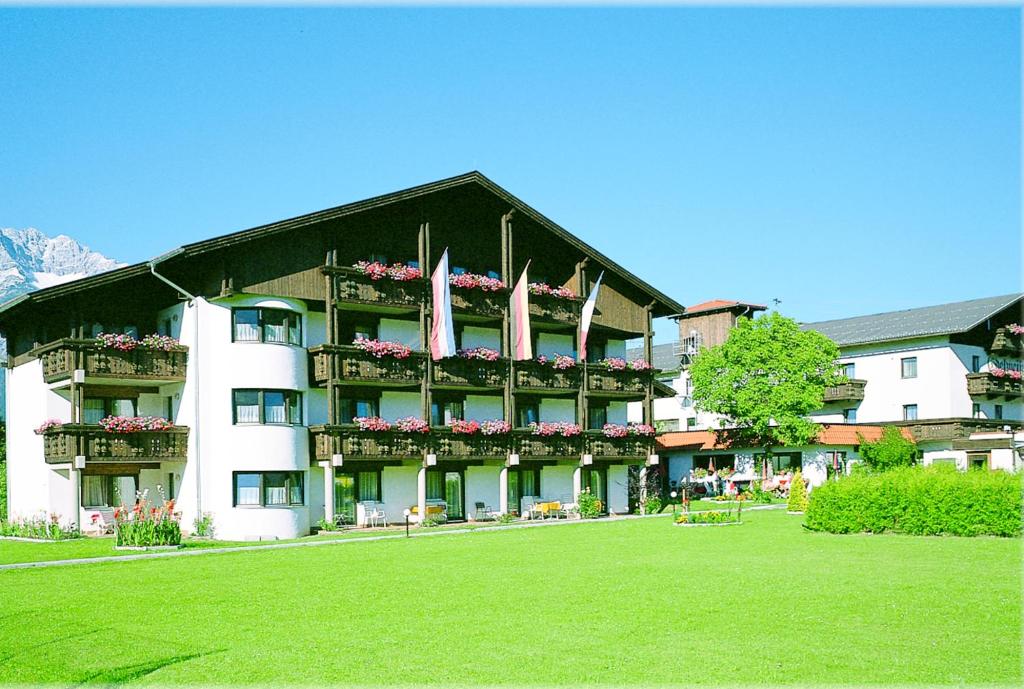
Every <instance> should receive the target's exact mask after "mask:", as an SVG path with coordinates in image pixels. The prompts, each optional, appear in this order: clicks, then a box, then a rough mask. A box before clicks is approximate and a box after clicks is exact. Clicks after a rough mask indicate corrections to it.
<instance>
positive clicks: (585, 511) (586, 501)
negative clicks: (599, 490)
mask: <svg viewBox="0 0 1024 689" xmlns="http://www.w3.org/2000/svg"><path fill="white" fill-rule="evenodd" d="M578 503H579V508H580V517H582V518H583V519H596V518H597V517H598V516H600V514H601V501H600V500H598V499H597V496H596V495H594V494H593V493H591V492H590V489H589V488H584V489H583V492H581V493H580V497H579V501H578Z"/></svg>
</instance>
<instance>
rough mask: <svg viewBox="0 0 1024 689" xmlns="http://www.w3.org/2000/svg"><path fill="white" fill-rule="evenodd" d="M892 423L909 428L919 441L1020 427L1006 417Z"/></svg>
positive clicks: (996, 431)
mask: <svg viewBox="0 0 1024 689" xmlns="http://www.w3.org/2000/svg"><path fill="white" fill-rule="evenodd" d="M894 425H898V426H903V427H905V428H907V429H909V430H910V433H911V435H913V436H914V440H915V441H916V442H919V443H920V442H925V441H931V440H943V441H946V440H962V439H965V438H969V437H970V436H971V435H972V434H974V433H1000V432H1002V430H1003V428H1004V427H1006V426H1010V427H1011V428H1013V429H1016V430H1019V429H1020V428H1021V427H1022V423H1021V422H1020V421H1013V420H1008V419H965V418H947V419H924V420H919V421H906V422H901V423H898V424H894Z"/></svg>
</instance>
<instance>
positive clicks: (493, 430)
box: [480, 419, 512, 435]
mask: <svg viewBox="0 0 1024 689" xmlns="http://www.w3.org/2000/svg"><path fill="white" fill-rule="evenodd" d="M480 430H481V431H482V432H483V434H484V435H504V434H505V433H508V432H509V431H511V430H512V424H510V423H509V422H508V421H502V420H501V419H493V420H491V421H484V422H483V423H482V424H480Z"/></svg>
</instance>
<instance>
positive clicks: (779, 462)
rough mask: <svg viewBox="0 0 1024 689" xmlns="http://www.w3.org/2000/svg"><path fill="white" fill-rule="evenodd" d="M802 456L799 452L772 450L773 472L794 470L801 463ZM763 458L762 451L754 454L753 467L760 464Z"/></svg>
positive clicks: (799, 466)
mask: <svg viewBox="0 0 1024 689" xmlns="http://www.w3.org/2000/svg"><path fill="white" fill-rule="evenodd" d="M802 457H803V456H802V455H801V453H799V452H774V453H772V459H771V467H772V471H774V472H775V473H779V472H782V471H796V470H798V469H800V468H801V466H802V465H803V459H802ZM764 459H765V456H764V453H763V452H759V453H756V454H755V455H754V467H755V469H756V468H758V467H760V466H761V464H762V463H763V462H764Z"/></svg>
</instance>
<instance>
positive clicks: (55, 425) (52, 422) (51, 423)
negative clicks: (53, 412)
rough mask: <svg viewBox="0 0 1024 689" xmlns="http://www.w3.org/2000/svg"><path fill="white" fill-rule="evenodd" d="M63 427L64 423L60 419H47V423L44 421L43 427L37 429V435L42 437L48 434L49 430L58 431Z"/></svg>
mask: <svg viewBox="0 0 1024 689" xmlns="http://www.w3.org/2000/svg"><path fill="white" fill-rule="evenodd" d="M63 425H64V422H63V421H61V420H60V419H47V420H46V421H43V423H42V425H41V426H39V428H37V429H36V435H42V434H43V433H46V431H49V430H58V429H60V428H61V426H63Z"/></svg>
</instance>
